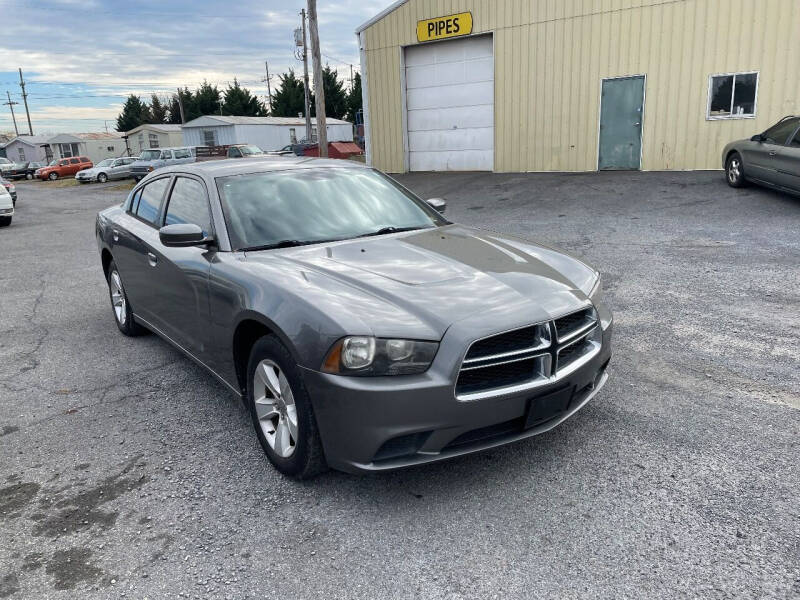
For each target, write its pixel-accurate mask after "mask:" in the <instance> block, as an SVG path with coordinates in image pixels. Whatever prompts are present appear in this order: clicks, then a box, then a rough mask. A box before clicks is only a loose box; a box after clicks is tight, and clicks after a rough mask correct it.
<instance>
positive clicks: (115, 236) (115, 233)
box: [111, 229, 119, 242]
mask: <svg viewBox="0 0 800 600" xmlns="http://www.w3.org/2000/svg"><path fill="white" fill-rule="evenodd" d="M111 233H112V235H113V237H114V241H115V242H118V241H119V231H117V230H116V229H114V230H113V231H112V232H111Z"/></svg>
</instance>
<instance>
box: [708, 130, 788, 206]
mask: <svg viewBox="0 0 800 600" xmlns="http://www.w3.org/2000/svg"><path fill="white" fill-rule="evenodd" d="M722 166H723V168H724V169H725V177H726V179H727V181H728V185H730V186H731V187H737V188H738V187H742V186H743V185H745V184H746V183H747V182H748V181H752V182H753V183H758V184H760V185H765V186H767V187H771V188H775V189H778V190H782V191H786V192H790V193H793V194H800V116H789V117H784V118H783V119H781V120H780V121H778V122H777V123H776V124H775V125H773V126H772V127H770V128H769V129H767V130H766V131H765V132H764V133H757V134H756V135H754V136H753V137H751V138H750V139H746V140H738V141H736V142H731V143H730V144H728V145H727V146H725V149H724V150H723V152H722Z"/></svg>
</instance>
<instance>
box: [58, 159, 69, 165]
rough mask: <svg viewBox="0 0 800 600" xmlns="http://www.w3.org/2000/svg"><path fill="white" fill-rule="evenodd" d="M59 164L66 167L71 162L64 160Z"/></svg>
mask: <svg viewBox="0 0 800 600" xmlns="http://www.w3.org/2000/svg"><path fill="white" fill-rule="evenodd" d="M58 164H59V166H62V167H66V166H67V165H68V164H69V161H68V160H62V161H61V162H59V163H58Z"/></svg>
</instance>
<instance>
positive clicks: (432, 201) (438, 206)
mask: <svg viewBox="0 0 800 600" xmlns="http://www.w3.org/2000/svg"><path fill="white" fill-rule="evenodd" d="M425 202H427V203H428V206H430V207H431V208H432V209H433V210H435V211H437V212H439V213H441V214H444V211H445V210H447V201H446V200H445V199H444V198H428V199H427V200H425Z"/></svg>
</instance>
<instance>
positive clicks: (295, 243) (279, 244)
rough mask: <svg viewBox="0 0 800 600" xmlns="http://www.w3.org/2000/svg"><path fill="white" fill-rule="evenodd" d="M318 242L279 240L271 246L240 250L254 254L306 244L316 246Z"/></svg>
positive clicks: (265, 245)
mask: <svg viewBox="0 0 800 600" xmlns="http://www.w3.org/2000/svg"><path fill="white" fill-rule="evenodd" d="M319 241H320V240H305V241H303V240H281V241H280V242H274V243H272V244H264V245H262V246H250V247H248V248H241V252H256V251H257V250H274V249H275V248H292V247H294V246H307V245H308V244H317V243H319Z"/></svg>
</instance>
